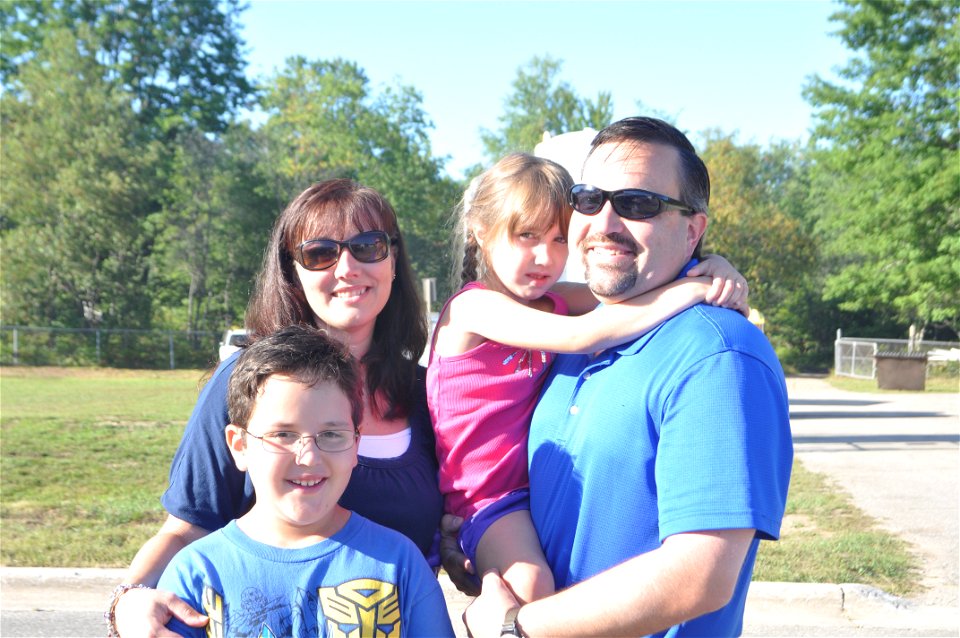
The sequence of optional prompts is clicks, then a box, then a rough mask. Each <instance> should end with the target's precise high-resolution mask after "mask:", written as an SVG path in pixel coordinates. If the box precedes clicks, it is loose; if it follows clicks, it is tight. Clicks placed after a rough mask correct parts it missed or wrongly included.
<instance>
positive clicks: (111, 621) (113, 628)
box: [103, 583, 151, 638]
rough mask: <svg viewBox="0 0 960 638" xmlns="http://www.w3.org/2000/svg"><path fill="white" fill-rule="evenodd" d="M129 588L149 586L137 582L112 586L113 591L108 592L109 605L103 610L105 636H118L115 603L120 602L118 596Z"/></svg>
mask: <svg viewBox="0 0 960 638" xmlns="http://www.w3.org/2000/svg"><path fill="white" fill-rule="evenodd" d="M131 589H151V588H150V587H147V586H146V585H141V584H139V583H138V584H136V585H131V584H129V583H121V584H120V585H117V586H116V587H114V588H113V591H112V592H110V607H109V608H108V609H107V611H105V612H103V619H104V621H106V623H107V638H120V632H118V631H117V603H118V602H120V597H121V596H123V595H124V594H125V593H127V592H128V591H130V590H131Z"/></svg>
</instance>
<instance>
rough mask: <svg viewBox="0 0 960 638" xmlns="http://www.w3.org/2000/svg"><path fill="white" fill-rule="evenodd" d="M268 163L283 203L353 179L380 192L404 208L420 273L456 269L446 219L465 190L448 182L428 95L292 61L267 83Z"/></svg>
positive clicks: (348, 69)
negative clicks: (436, 151)
mask: <svg viewBox="0 0 960 638" xmlns="http://www.w3.org/2000/svg"><path fill="white" fill-rule="evenodd" d="M262 104H263V107H264V109H265V110H266V112H267V114H268V119H267V121H266V122H265V123H264V125H263V127H262V128H263V134H264V137H265V143H266V148H267V149H268V151H267V153H266V156H265V158H264V162H263V166H264V167H265V168H264V171H265V173H267V174H268V175H269V180H268V181H269V183H270V184H271V188H272V189H273V190H274V192H275V193H277V194H278V196H279V197H280V198H282V199H283V200H284V201H286V200H287V199H289V198H290V197H292V196H293V195H294V194H296V193H297V192H299V191H300V190H302V189H303V188H305V187H306V186H308V185H309V184H311V183H312V182H315V181H318V180H321V179H326V178H331V177H349V178H352V179H356V180H357V181H359V182H361V183H363V184H365V185H367V186H370V187H373V188H375V189H377V190H378V191H380V192H381V193H382V194H383V195H384V196H385V197H386V198H387V200H388V201H389V202H390V203H391V204H392V205H393V206H394V208H395V209H396V210H397V214H398V215H399V217H400V225H401V228H402V230H403V231H404V234H405V236H406V238H407V244H408V246H409V247H410V252H411V259H412V261H413V265H414V268H415V270H416V271H417V272H418V274H419V275H420V276H423V277H437V276H438V274H439V273H441V272H445V271H446V269H447V268H448V266H447V260H448V259H449V251H448V250H447V249H446V247H447V243H448V242H447V232H446V229H445V227H444V220H445V218H446V215H447V211H448V210H449V209H450V208H451V207H452V206H453V203H454V202H455V201H456V193H457V192H458V191H459V185H458V184H456V183H454V182H453V181H451V180H450V179H449V178H446V177H443V176H442V174H441V173H442V168H443V165H442V162H441V161H440V160H438V159H437V158H435V157H433V155H432V152H431V149H430V142H429V137H428V131H429V129H430V128H431V127H432V126H433V124H432V122H430V120H429V119H428V117H427V115H426V113H425V112H424V111H423V107H422V97H421V96H420V94H419V93H418V92H417V91H416V90H414V89H413V88H411V87H404V86H400V87H387V88H384V89H383V90H381V91H379V92H377V91H375V90H373V88H372V87H371V86H370V82H369V80H368V79H367V77H366V75H365V73H364V72H363V70H362V69H361V68H360V67H359V66H357V65H356V64H355V63H353V62H349V61H345V60H341V59H334V60H315V61H310V60H307V59H306V58H303V57H293V58H290V59H289V60H287V63H286V66H285V67H284V68H283V69H281V70H280V71H279V72H278V73H277V75H276V76H275V77H273V78H271V79H270V80H268V82H267V83H266V84H265V86H264V87H263V98H262Z"/></svg>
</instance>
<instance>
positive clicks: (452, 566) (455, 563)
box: [440, 514, 480, 596]
mask: <svg viewBox="0 0 960 638" xmlns="http://www.w3.org/2000/svg"><path fill="white" fill-rule="evenodd" d="M461 525H463V519H462V518H460V517H459V516H454V515H452V514H444V515H443V518H442V519H440V561H441V562H442V563H443V569H444V571H446V572H447V576H449V577H450V582H452V583H453V584H454V586H455V587H456V588H457V589H459V590H460V591H462V592H463V593H464V594H466V595H467V596H477V595H478V594H479V593H480V584H479V582H478V581H477V577H476V575H475V571H474V568H473V563H471V562H470V559H468V558H467V557H466V555H465V554H464V553H463V552H462V551H460V543H459V542H458V541H457V536H458V535H459V533H460V526H461Z"/></svg>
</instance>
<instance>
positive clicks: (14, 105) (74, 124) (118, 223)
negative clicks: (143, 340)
mask: <svg viewBox="0 0 960 638" xmlns="http://www.w3.org/2000/svg"><path fill="white" fill-rule="evenodd" d="M80 46H81V45H80V43H79V42H78V40H76V39H75V38H73V37H72V35H71V33H70V32H68V31H65V30H60V31H53V32H51V33H50V34H49V36H48V38H47V39H46V40H45V41H44V45H43V47H42V50H41V51H40V52H39V53H38V54H37V55H36V56H34V57H33V58H32V59H31V60H30V61H29V62H27V63H25V64H24V66H23V68H22V69H21V71H20V74H19V76H20V77H19V90H18V92H17V94H16V95H12V94H9V93H4V94H3V96H2V98H0V104H2V113H3V129H4V138H3V144H2V146H0V149H2V162H3V167H4V175H3V180H4V184H3V199H2V204H0V210H2V219H3V276H4V285H3V309H4V321H5V322H8V323H18V322H22V323H34V324H39V325H54V326H70V327H78V326H90V325H101V324H102V325H107V326H123V327H137V326H143V325H147V324H148V323H149V320H150V299H149V296H148V295H147V293H146V289H145V286H144V284H145V281H146V275H147V271H146V263H145V259H144V251H145V248H146V247H145V237H144V235H143V233H142V219H143V215H144V214H145V207H147V206H148V202H149V193H150V190H151V188H152V186H153V183H152V182H151V179H152V177H151V176H152V174H153V172H154V170H155V168H156V159H157V156H158V153H157V147H156V144H155V143H153V142H151V141H149V140H147V139H144V138H143V137H142V136H141V135H140V134H139V127H138V125H137V120H136V118H135V117H134V114H133V110H132V109H131V104H130V102H131V98H130V96H129V95H127V94H125V93H124V92H123V91H122V90H119V89H117V88H116V87H114V86H112V85H110V84H108V83H107V82H105V81H104V79H103V78H104V72H103V68H102V65H100V64H99V63H98V62H97V61H96V60H94V59H93V58H92V57H91V56H89V55H85V54H84V53H83V52H82V51H81V50H80V48H79V47H80Z"/></svg>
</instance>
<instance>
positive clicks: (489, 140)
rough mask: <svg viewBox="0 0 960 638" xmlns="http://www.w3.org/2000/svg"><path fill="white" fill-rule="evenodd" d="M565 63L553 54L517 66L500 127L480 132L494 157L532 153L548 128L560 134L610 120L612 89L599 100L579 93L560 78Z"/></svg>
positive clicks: (491, 157)
mask: <svg viewBox="0 0 960 638" xmlns="http://www.w3.org/2000/svg"><path fill="white" fill-rule="evenodd" d="M562 65H563V63H562V62H561V61H559V60H556V59H553V58H551V57H550V56H546V57H543V58H540V57H534V58H533V59H532V60H531V61H530V62H529V63H528V64H527V66H526V67H520V68H519V69H518V70H517V77H516V79H515V80H514V81H513V92H512V93H511V94H510V95H509V96H508V97H507V99H506V101H505V104H504V107H505V108H504V113H503V115H501V116H500V117H499V118H498V119H499V121H500V128H499V129H498V130H497V131H488V130H483V131H481V134H480V138H481V140H482V141H483V145H484V148H485V150H486V153H487V156H488V158H489V159H490V160H491V161H493V162H495V161H497V160H498V159H500V158H501V157H503V156H504V155H506V154H507V153H511V152H514V151H523V152H526V153H532V152H533V148H534V147H535V146H536V145H537V144H539V143H540V141H541V140H542V139H543V134H544V132H546V131H549V132H550V133H551V134H553V135H559V134H561V133H569V132H571V131H579V130H581V129H584V128H587V127H593V128H596V129H600V128H602V127H604V126H606V125H607V124H609V123H610V121H611V119H612V118H613V102H612V100H611V97H610V93H609V92H607V91H604V92H601V93H599V94H598V95H597V98H596V101H593V100H589V99H586V98H582V97H580V96H579V95H577V93H576V91H575V90H574V89H573V87H572V86H570V84H569V83H567V82H564V81H561V80H560V79H559V75H560V69H561V67H562Z"/></svg>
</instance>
